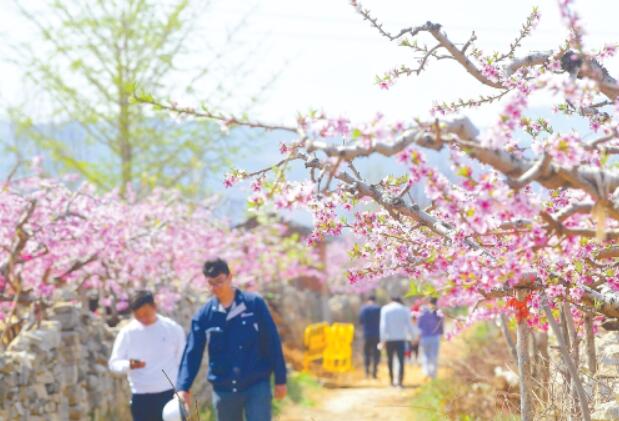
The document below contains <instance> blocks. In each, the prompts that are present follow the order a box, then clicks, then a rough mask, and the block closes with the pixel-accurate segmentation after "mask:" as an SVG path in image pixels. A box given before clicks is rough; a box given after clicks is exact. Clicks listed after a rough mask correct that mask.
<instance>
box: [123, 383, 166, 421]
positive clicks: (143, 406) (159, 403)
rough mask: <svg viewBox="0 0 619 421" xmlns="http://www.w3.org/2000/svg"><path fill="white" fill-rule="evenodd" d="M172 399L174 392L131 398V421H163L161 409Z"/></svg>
mask: <svg viewBox="0 0 619 421" xmlns="http://www.w3.org/2000/svg"><path fill="white" fill-rule="evenodd" d="M173 397H174V390H172V389H170V390H166V391H165V392H160V393H139V394H134V395H132V396H131V415H132V416H133V421H163V417H162V413H163V407H164V406H165V404H166V403H168V402H169V401H170V400H171V399H172V398H173Z"/></svg>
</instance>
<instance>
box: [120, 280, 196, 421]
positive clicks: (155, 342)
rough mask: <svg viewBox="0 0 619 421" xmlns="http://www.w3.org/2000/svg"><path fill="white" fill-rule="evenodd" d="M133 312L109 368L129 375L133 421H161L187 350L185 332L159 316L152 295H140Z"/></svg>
mask: <svg viewBox="0 0 619 421" xmlns="http://www.w3.org/2000/svg"><path fill="white" fill-rule="evenodd" d="M131 309H132V311H133V316H134V318H133V320H131V321H130V322H129V323H128V324H127V325H126V326H124V327H123V328H122V329H121V330H120V332H119V334H118V336H117V337H116V340H115V341H114V348H113V350H112V355H111V357H110V360H109V362H108V366H109V368H110V370H112V371H113V372H115V373H118V374H126V375H127V379H128V380H129V386H130V387H131V394H132V396H131V413H132V415H133V419H134V421H159V420H161V419H162V418H161V413H162V410H163V407H164V406H165V404H166V403H167V402H168V401H169V400H170V399H172V397H173V395H174V391H173V387H172V385H173V384H175V383H176V378H177V376H178V368H179V364H180V361H181V358H182V356H183V351H184V349H185V332H184V331H183V328H182V327H180V325H178V324H177V323H176V322H175V321H174V320H172V319H170V318H168V317H165V316H162V315H160V314H158V313H157V307H156V305H155V302H154V298H153V295H152V293H150V292H149V291H143V290H141V291H138V292H137V293H136V294H135V296H134V297H133V299H132V300H131ZM162 370H164V371H165V373H166V374H167V375H168V377H169V378H170V380H171V381H172V384H170V381H168V379H166V377H165V375H164V374H163V371H162Z"/></svg>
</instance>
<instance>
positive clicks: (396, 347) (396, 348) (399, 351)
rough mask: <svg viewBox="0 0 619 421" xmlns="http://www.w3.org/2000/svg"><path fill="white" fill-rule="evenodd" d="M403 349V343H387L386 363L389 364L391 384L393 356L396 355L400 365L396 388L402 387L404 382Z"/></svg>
mask: <svg viewBox="0 0 619 421" xmlns="http://www.w3.org/2000/svg"><path fill="white" fill-rule="evenodd" d="M404 347H405V341H387V363H388V364H389V379H390V380H391V384H393V356H394V355H397V357H398V362H399V363H400V372H399V373H398V383H397V384H398V386H402V381H403V380H404Z"/></svg>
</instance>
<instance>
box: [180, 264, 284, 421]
mask: <svg viewBox="0 0 619 421" xmlns="http://www.w3.org/2000/svg"><path fill="white" fill-rule="evenodd" d="M202 272H203V274H204V276H205V277H206V279H207V281H208V284H209V287H210V290H211V292H212V294H213V295H214V297H213V298H211V299H210V300H209V301H207V302H206V304H204V306H202V308H200V309H199V310H198V312H197V313H196V314H195V315H194V316H193V319H192V321H191V330H190V331H189V336H188V337H187V346H186V347H185V351H184V353H183V358H182V361H181V365H180V371H179V375H178V381H177V382H176V388H177V390H178V391H179V392H178V393H179V395H180V397H181V399H182V400H183V401H184V402H185V404H186V405H187V406H188V407H189V406H190V401H191V394H190V388H191V385H192V384H193V381H194V379H195V377H196V375H197V374H198V371H199V369H200V364H201V362H202V356H203V353H204V348H205V347H208V355H209V368H208V373H207V379H208V381H209V382H210V383H211V384H212V386H213V391H212V404H213V409H214V412H215V417H216V419H217V421H242V420H243V419H244V417H245V419H246V420H247V421H270V420H271V400H272V393H271V383H270V378H271V374H273V373H274V374H275V393H274V394H275V398H276V399H283V398H284V397H285V396H286V363H285V361H284V354H283V351H282V345H281V341H280V338H279V334H278V332H277V327H276V326H275V322H273V318H272V317H271V313H270V312H269V309H268V307H267V305H266V303H265V301H264V300H263V299H262V297H260V296H259V295H257V294H253V293H250V292H244V291H241V290H239V289H236V288H234V287H233V286H232V275H231V273H230V269H229V267H228V264H227V263H226V262H225V261H224V260H222V259H214V260H208V261H206V262H205V263H204V266H203V269H202Z"/></svg>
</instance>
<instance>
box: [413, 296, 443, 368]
mask: <svg viewBox="0 0 619 421" xmlns="http://www.w3.org/2000/svg"><path fill="white" fill-rule="evenodd" d="M418 325H419V330H420V331H421V339H420V346H421V353H422V366H423V372H424V373H425V375H426V376H428V377H430V378H432V379H434V378H436V374H437V371H438V353H439V346H440V341H441V336H442V335H443V315H442V314H441V313H440V311H439V310H438V307H437V299H436V298H434V297H433V298H431V299H430V304H429V306H427V307H426V308H424V309H423V310H422V312H421V315H420V316H419V323H418Z"/></svg>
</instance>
